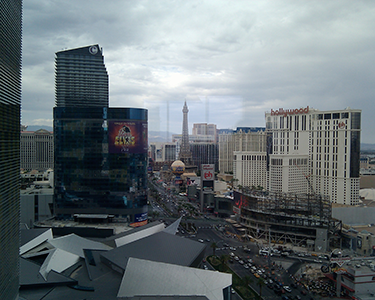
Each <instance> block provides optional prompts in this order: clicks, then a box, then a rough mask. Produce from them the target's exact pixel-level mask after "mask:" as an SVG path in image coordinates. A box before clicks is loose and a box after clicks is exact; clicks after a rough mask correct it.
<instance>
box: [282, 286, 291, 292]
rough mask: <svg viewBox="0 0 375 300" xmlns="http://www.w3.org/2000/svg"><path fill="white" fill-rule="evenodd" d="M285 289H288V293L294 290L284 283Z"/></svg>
mask: <svg viewBox="0 0 375 300" xmlns="http://www.w3.org/2000/svg"><path fill="white" fill-rule="evenodd" d="M283 288H284V290H286V291H287V292H288V293H291V292H292V289H291V288H290V286H289V285H284V287H283Z"/></svg>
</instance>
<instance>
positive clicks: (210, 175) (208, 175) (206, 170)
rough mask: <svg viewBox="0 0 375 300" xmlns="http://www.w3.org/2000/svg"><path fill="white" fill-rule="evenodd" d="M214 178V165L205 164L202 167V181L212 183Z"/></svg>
mask: <svg viewBox="0 0 375 300" xmlns="http://www.w3.org/2000/svg"><path fill="white" fill-rule="evenodd" d="M214 178H215V165H214V164H205V165H202V180H205V181H213V180H214Z"/></svg>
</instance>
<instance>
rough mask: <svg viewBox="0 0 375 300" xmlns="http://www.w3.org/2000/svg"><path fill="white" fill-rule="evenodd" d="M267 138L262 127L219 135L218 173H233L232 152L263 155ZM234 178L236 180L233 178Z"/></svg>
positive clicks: (244, 128) (242, 128)
mask: <svg viewBox="0 0 375 300" xmlns="http://www.w3.org/2000/svg"><path fill="white" fill-rule="evenodd" d="M266 147H267V136H266V133H265V128H262V127H240V128H237V130H234V131H232V130H226V131H224V132H222V133H219V170H220V173H231V172H234V167H233V162H234V152H235V151H236V152H243V151H245V152H246V151H247V152H255V153H262V152H263V153H265V152H266ZM234 178H237V177H236V176H234Z"/></svg>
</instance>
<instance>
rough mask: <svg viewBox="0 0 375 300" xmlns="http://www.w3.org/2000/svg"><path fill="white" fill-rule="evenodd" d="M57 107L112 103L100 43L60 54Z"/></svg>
mask: <svg viewBox="0 0 375 300" xmlns="http://www.w3.org/2000/svg"><path fill="white" fill-rule="evenodd" d="M55 85H56V106H57V107H62V106H75V107H87V106H88V105H90V106H99V107H104V106H108V103H109V101H108V99H109V96H108V95H109V92H108V90H109V89H108V74H107V70H106V68H105V65H104V57H103V54H102V50H101V48H100V47H99V45H91V46H87V47H82V48H77V49H71V50H64V51H60V52H57V53H56V74H55Z"/></svg>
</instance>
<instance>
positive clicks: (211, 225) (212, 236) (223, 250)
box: [180, 220, 314, 300]
mask: <svg viewBox="0 0 375 300" xmlns="http://www.w3.org/2000/svg"><path fill="white" fill-rule="evenodd" d="M219 223H220V224H224V223H223V222H219V221H218V220H199V221H195V224H196V227H197V229H198V230H197V232H196V234H195V235H194V237H193V238H192V237H190V235H189V234H180V235H182V236H184V237H185V238H192V239H194V240H197V241H198V240H203V242H204V243H205V244H206V246H207V247H206V252H205V254H206V256H208V255H212V254H213V249H212V247H211V245H212V243H213V242H215V243H216V245H217V247H218V248H217V249H216V251H215V252H216V253H215V254H216V255H217V256H220V255H223V254H224V255H230V253H231V252H232V253H233V254H234V255H235V256H238V257H239V260H243V261H247V260H248V259H252V260H253V263H252V265H254V266H256V268H257V269H264V271H265V272H264V273H266V274H267V275H268V276H269V278H267V281H268V280H269V279H271V280H272V281H273V282H280V284H282V285H283V286H285V285H287V286H292V284H293V283H294V280H293V279H292V278H291V276H290V274H289V272H288V271H287V270H286V269H285V268H284V267H286V268H289V267H291V269H292V270H293V269H296V268H297V267H298V264H299V265H300V264H302V260H301V259H300V258H299V257H291V258H283V257H272V258H271V260H270V262H269V261H268V258H265V257H264V256H259V255H258V252H259V249H258V246H257V245H256V244H255V243H249V242H247V243H246V247H247V248H249V249H250V253H248V252H245V250H244V245H245V244H244V243H243V242H240V241H238V240H236V239H233V238H228V237H225V236H224V235H223V234H221V233H219V232H218V231H217V230H216V229H215V226H217V224H219ZM225 245H228V246H229V247H226V246H225ZM234 249H235V250H234ZM239 260H238V261H239ZM310 260H311V259H310ZM238 261H237V260H234V259H233V262H232V263H229V265H230V267H231V268H232V270H234V272H235V273H237V274H238V275H239V276H240V277H244V276H249V277H250V278H251V279H252V283H251V284H250V285H251V287H252V288H253V289H254V290H255V291H257V292H258V293H259V292H260V288H259V286H258V285H257V282H258V279H257V278H256V277H255V276H254V275H253V273H252V272H251V271H250V269H246V268H245V267H244V266H243V265H242V264H240V263H239V262H238ZM312 261H313V260H312ZM283 266H284V267H283ZM272 272H273V273H274V274H272ZM269 286H271V284H269ZM302 290H305V289H304V288H301V287H299V286H296V287H291V292H289V293H288V292H286V291H285V294H280V295H279V294H276V293H275V291H274V289H273V288H270V287H268V286H263V287H262V298H263V299H267V300H271V299H281V297H282V295H285V296H288V297H289V298H290V299H296V298H295V297H296V296H297V295H298V296H299V297H301V299H303V300H310V299H311V298H312V299H314V297H313V296H312V295H309V294H307V295H303V294H302V293H301V291H302ZM306 292H307V291H306ZM233 296H234V297H232V298H233V299H235V298H236V297H237V296H236V295H233ZM237 299H240V298H237Z"/></svg>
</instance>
